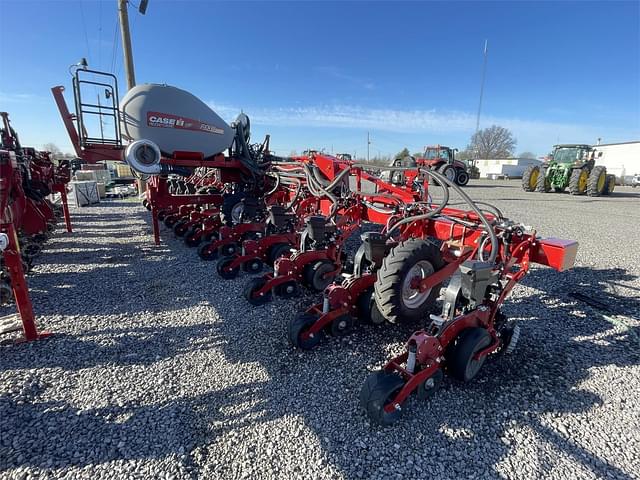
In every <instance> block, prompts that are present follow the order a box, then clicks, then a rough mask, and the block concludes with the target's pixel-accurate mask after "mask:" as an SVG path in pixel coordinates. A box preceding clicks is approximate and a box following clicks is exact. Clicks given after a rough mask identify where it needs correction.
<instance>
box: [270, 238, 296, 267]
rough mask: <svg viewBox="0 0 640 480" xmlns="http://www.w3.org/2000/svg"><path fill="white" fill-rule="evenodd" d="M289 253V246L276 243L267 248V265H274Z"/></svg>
mask: <svg viewBox="0 0 640 480" xmlns="http://www.w3.org/2000/svg"><path fill="white" fill-rule="evenodd" d="M289 253H291V245H289V244H288V243H276V244H274V245H272V246H271V248H269V265H273V264H274V263H276V260H277V259H279V258H280V257H282V256H283V255H288V254H289Z"/></svg>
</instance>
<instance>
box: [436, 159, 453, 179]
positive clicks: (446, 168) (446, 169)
mask: <svg viewBox="0 0 640 480" xmlns="http://www.w3.org/2000/svg"><path fill="white" fill-rule="evenodd" d="M438 173H440V175H444V176H445V177H447V180H449V181H450V182H451V183H455V182H456V169H455V168H454V167H452V166H451V165H449V164H448V163H445V164H444V165H440V167H438Z"/></svg>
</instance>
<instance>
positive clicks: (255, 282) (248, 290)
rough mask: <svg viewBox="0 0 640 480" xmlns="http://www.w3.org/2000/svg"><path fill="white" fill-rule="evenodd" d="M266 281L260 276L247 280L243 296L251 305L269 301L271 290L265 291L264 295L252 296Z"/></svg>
mask: <svg viewBox="0 0 640 480" xmlns="http://www.w3.org/2000/svg"><path fill="white" fill-rule="evenodd" d="M266 283H267V280H266V279H264V278H262V277H258V278H252V279H251V280H249V282H248V283H247V286H246V287H245V289H244V298H246V299H247V301H248V302H249V303H250V304H251V305H255V306H259V305H264V304H265V303H268V302H270V301H271V291H267V292H266V293H265V294H264V295H262V296H259V297H256V296H254V294H255V293H256V292H257V291H258V290H260V289H261V288H262V287H264V285H265V284H266Z"/></svg>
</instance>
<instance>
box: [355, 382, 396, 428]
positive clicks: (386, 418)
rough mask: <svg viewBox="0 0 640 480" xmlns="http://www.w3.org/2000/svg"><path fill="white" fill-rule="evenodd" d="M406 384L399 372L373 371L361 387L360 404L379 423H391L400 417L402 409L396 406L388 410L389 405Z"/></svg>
mask: <svg viewBox="0 0 640 480" xmlns="http://www.w3.org/2000/svg"><path fill="white" fill-rule="evenodd" d="M403 386H404V380H403V379H402V377H401V376H400V375H398V374H397V373H395V372H394V373H388V372H385V371H383V370H380V371H377V372H372V373H371V374H370V375H369V376H368V377H367V379H366V380H365V382H364V385H362V388H361V389H360V406H361V407H362V408H363V409H364V411H365V412H366V414H367V416H368V417H369V419H370V420H371V421H372V422H373V423H376V424H378V425H391V424H392V423H394V422H396V421H398V420H399V419H400V415H401V414H402V410H400V409H399V408H395V409H393V410H391V412H387V411H386V410H385V409H384V407H386V406H387V405H389V404H390V403H391V401H392V400H393V399H394V397H395V396H396V395H397V394H398V392H399V391H400V390H401V389H402V387H403Z"/></svg>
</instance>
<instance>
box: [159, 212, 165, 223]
mask: <svg viewBox="0 0 640 480" xmlns="http://www.w3.org/2000/svg"><path fill="white" fill-rule="evenodd" d="M166 216H167V211H166V210H160V211H158V220H160V221H161V222H162V221H163V220H164V219H165V218H166Z"/></svg>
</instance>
